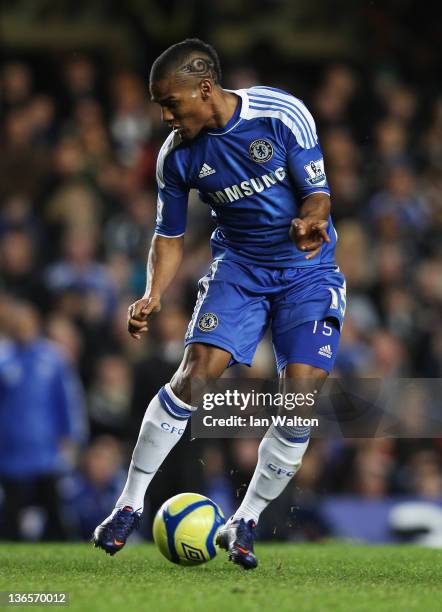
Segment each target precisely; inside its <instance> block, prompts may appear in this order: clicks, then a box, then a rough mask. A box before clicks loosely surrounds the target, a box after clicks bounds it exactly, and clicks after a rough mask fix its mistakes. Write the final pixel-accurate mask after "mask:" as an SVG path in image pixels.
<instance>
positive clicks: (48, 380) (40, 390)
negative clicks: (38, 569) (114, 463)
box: [0, 300, 87, 540]
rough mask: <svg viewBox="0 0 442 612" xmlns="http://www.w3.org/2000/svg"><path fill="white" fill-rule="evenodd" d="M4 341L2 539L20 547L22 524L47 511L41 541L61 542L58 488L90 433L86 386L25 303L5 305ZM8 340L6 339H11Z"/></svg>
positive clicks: (0, 354) (0, 350) (0, 368)
mask: <svg viewBox="0 0 442 612" xmlns="http://www.w3.org/2000/svg"><path fill="white" fill-rule="evenodd" d="M2 322H3V324H6V326H7V328H6V329H5V330H3V331H4V332H6V334H7V336H6V339H5V340H3V341H2V342H1V344H0V486H1V487H2V489H3V493H4V505H3V517H2V518H3V520H2V522H1V527H0V537H1V538H2V539H8V540H19V539H20V538H21V536H22V533H21V524H20V516H21V512H22V510H23V509H24V508H26V507H28V506H31V505H34V506H35V505H36V506H39V507H40V508H42V509H43V510H44V511H45V523H44V528H43V533H42V534H41V538H42V539H51V540H57V539H63V538H64V536H65V530H64V525H63V521H62V518H61V516H60V504H59V498H58V492H57V482H58V479H59V477H60V475H61V474H62V473H63V472H64V471H65V470H67V469H70V464H69V462H67V461H66V459H67V457H69V458H70V459H72V458H73V457H74V454H73V453H75V450H76V448H77V446H78V444H80V443H82V442H84V440H85V437H86V431H87V425H86V419H85V410H84V403H83V393H82V389H81V385H80V383H79V381H78V379H77V377H76V374H75V372H74V371H73V370H72V369H71V368H70V366H69V365H68V364H67V363H66V361H65V360H64V359H63V357H62V356H61V354H60V353H59V351H58V350H57V349H56V348H55V346H54V345H53V344H52V343H50V342H48V341H47V340H46V339H45V338H42V337H41V335H40V321H39V318H38V315H37V312H36V311H35V309H34V308H33V307H32V306H31V305H30V304H27V303H24V302H17V301H12V300H11V301H10V302H9V303H8V304H6V305H5V304H4V303H3V316H2ZM8 337H9V339H8Z"/></svg>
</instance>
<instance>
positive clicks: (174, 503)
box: [153, 493, 225, 565]
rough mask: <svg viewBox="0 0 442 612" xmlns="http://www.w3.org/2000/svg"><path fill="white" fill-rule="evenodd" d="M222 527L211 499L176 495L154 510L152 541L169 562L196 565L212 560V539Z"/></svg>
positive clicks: (213, 550)
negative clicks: (155, 512) (155, 511)
mask: <svg viewBox="0 0 442 612" xmlns="http://www.w3.org/2000/svg"><path fill="white" fill-rule="evenodd" d="M224 523H225V518H224V515H223V513H222V510H221V508H220V507H219V506H218V505H217V504H215V502H213V501H212V500H211V499H209V498H208V497H204V495H199V494H198V493H180V494H179V495H175V496H174V497H171V498H170V499H168V500H167V501H166V502H164V504H163V505H162V506H161V508H160V509H159V510H158V512H157V514H156V516H155V519H154V522H153V538H154V541H155V544H156V545H157V546H158V548H159V549H160V552H161V553H162V554H163V555H164V556H165V557H166V559H168V560H169V561H172V562H173V563H178V564H180V565H200V564H201V563H206V562H207V561H210V560H211V559H213V558H214V557H215V555H216V546H215V538H216V535H217V533H218V530H219V529H220V527H221V526H222V525H223V524H224Z"/></svg>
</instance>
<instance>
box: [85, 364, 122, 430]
mask: <svg viewBox="0 0 442 612" xmlns="http://www.w3.org/2000/svg"><path fill="white" fill-rule="evenodd" d="M132 393H133V390H132V373H131V371H130V369H129V366H128V364H127V363H126V361H125V360H124V359H123V357H122V356H120V355H116V354H114V355H104V356H103V357H101V358H100V359H99V360H98V362H97V367H96V372H95V377H94V378H93V380H92V382H91V385H90V390H89V393H88V413H89V419H90V421H91V432H92V434H93V435H96V434H101V433H112V434H114V435H116V436H118V434H119V433H121V431H127V429H128V425H129V423H128V420H129V412H130V401H131V397H132Z"/></svg>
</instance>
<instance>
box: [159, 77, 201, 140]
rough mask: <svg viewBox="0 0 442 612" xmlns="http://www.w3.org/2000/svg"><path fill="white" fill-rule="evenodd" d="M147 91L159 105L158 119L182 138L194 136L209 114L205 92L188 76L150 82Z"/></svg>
mask: <svg viewBox="0 0 442 612" xmlns="http://www.w3.org/2000/svg"><path fill="white" fill-rule="evenodd" d="M150 93H151V99H152V101H153V102H156V103H157V104H159V105H160V106H161V114H162V120H163V121H164V122H165V123H167V124H168V125H169V126H170V127H171V128H172V129H173V130H176V131H177V132H178V133H179V134H180V135H181V137H182V138H184V139H185V140H192V139H193V138H195V137H196V136H198V134H199V133H200V131H201V130H202V129H203V128H204V127H205V125H206V124H207V122H208V121H209V119H210V117H211V112H210V104H208V103H207V102H208V95H207V92H206V91H204V90H203V89H202V87H201V85H200V84H198V83H197V82H195V81H194V80H192V79H183V80H182V81H181V82H179V81H177V80H176V79H174V78H171V79H164V80H161V81H158V82H155V83H151V84H150ZM209 95H210V93H209Z"/></svg>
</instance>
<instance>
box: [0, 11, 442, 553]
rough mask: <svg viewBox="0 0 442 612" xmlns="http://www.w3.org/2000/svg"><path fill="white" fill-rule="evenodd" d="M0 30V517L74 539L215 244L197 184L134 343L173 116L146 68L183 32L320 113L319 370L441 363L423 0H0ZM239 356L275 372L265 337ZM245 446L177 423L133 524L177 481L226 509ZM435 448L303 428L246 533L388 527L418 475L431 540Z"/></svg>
mask: <svg viewBox="0 0 442 612" xmlns="http://www.w3.org/2000/svg"><path fill="white" fill-rule="evenodd" d="M1 30H2V44H3V55H2V60H1V69H0V72H1V81H0V83H1V85H0V87H1V88H0V104H1V122H0V130H1V155H0V176H1V182H0V269H1V277H0V326H1V332H0V333H1V336H2V339H1V343H0V393H1V395H0V534H1V537H2V538H4V539H26V540H38V539H68V540H76V539H88V538H89V536H90V532H91V531H92V529H93V527H94V526H95V525H96V524H97V523H98V522H100V521H101V520H102V519H103V518H104V516H106V515H107V514H108V512H109V511H110V510H111V508H112V506H113V502H114V500H115V498H116V497H117V494H118V491H119V489H120V487H121V485H122V483H123V482H124V477H125V469H126V466H127V464H128V459H129V457H130V452H131V449H132V446H133V444H134V441H135V438H136V435H137V432H138V428H139V424H140V422H141V418H142V415H143V413H144V410H145V407H146V405H147V402H148V401H149V399H150V398H151V397H152V395H153V394H154V393H155V392H156V391H157V389H158V388H159V387H160V386H161V385H162V384H163V383H165V382H167V381H168V380H169V379H170V376H171V374H172V373H173V372H174V370H175V368H176V366H177V364H178V363H179V361H180V359H181V355H182V338H183V335H184V331H185V328H186V325H187V322H188V319H189V316H190V313H191V310H192V308H193V304H194V300H195V294H196V282H197V279H198V278H200V277H201V276H202V275H203V274H204V272H205V270H206V267H207V264H208V261H209V258H210V253H209V248H208V237H209V235H210V232H211V228H212V222H211V220H210V216H209V213H208V211H207V210H206V207H204V206H202V205H201V204H199V203H198V202H197V201H196V199H194V198H193V199H192V201H191V206H190V218H189V224H188V232H187V235H186V258H185V261H184V264H183V266H182V268H181V270H180V272H179V274H178V277H177V279H176V280H175V282H174V283H173V286H172V288H171V289H170V291H169V292H168V294H167V298H166V300H165V302H164V307H163V310H162V312H161V313H160V314H159V315H158V316H157V317H156V319H155V321H154V323H153V325H152V331H151V333H149V336H148V337H147V338H146V339H145V340H143V341H142V342H140V343H137V342H135V341H133V340H132V339H131V338H130V337H129V335H128V334H127V332H126V310H127V306H128V304H129V303H130V302H131V301H133V299H134V298H138V297H139V296H140V295H141V294H142V291H143V289H144V277H145V259H146V254H147V246H148V244H149V240H150V237H151V235H152V229H153V223H154V216H155V201H156V196H155V183H154V168H155V158H156V153H157V151H158V149H159V146H160V145H161V143H162V141H163V139H164V137H165V135H166V134H167V130H166V129H165V128H164V127H163V126H161V124H160V118H159V109H158V108H155V107H153V106H152V105H150V104H149V100H148V91H147V75H148V69H149V66H150V64H151V62H152V60H153V59H154V58H155V57H156V56H157V55H158V54H159V53H160V52H161V51H162V50H163V49H164V48H166V47H167V46H168V45H170V44H172V43H174V42H176V41H178V40H181V39H183V38H185V37H187V36H199V37H201V38H202V39H203V40H207V41H208V42H211V43H212V44H213V45H214V46H215V47H216V48H217V49H218V51H219V54H220V57H221V61H222V65H223V68H224V78H223V85H224V86H225V87H230V88H239V87H246V86H248V85H250V84H256V83H262V84H266V85H274V86H279V87H281V88H283V89H286V90H288V91H290V92H292V93H294V94H295V95H296V96H298V97H300V98H302V99H303V100H305V102H306V103H307V105H308V106H309V107H310V108H311V110H312V112H313V115H314V117H315V119H316V121H317V124H318V129H319V134H320V139H321V144H322V147H323V150H324V154H325V158H326V167H327V174H328V178H329V182H330V185H331V189H332V196H333V197H332V202H333V215H334V219H335V222H336V226H337V230H338V233H339V243H338V250H337V257H338V261H339V264H340V266H341V268H342V269H343V271H344V272H345V274H346V276H347V282H348V290H349V297H348V313H347V318H346V323H345V326H344V332H343V338H342V343H341V349H340V354H339V357H338V360H337V368H336V370H337V372H336V373H337V374H339V373H346V374H347V373H351V374H356V375H359V376H373V377H376V376H379V377H395V376H401V377H440V376H441V374H442V318H441V307H442V250H441V237H442V180H441V172H440V171H441V166H442V97H441V95H440V91H438V89H437V81H436V78H435V75H437V74H440V67H441V66H440V58H438V57H437V55H436V53H435V49H436V48H437V44H438V38H437V37H438V31H437V26H436V23H435V22H433V20H432V19H431V18H429V17H428V13H427V12H421V11H420V10H419V7H418V4H417V2H415V1H413V0H408V1H405V2H404V1H402V2H399V1H397V2H395V1H388V2H349V1H346V0H339V1H338V2H334V3H327V2H324V1H322V2H319V3H314V4H313V3H310V2H301V1H299V2H296V3H295V2H289V1H286V0H261V1H259V2H248V1H246V0H243V1H241V2H233V1H231V0H229V1H223V2H202V1H200V0H193V1H188V2H179V1H176V2H171V1H163V2H157V1H148V0H144V1H143V2H138V1H137V0H126V2H125V3H113V4H112V3H110V2H105V1H104V0H103V1H101V2H100V1H97V0H95V1H93V2H91V1H89V2H81V1H76V2H71V1H69V0H64V1H59V2H57V3H56V5H54V3H53V2H49V1H47V0H34V1H33V2H27V1H26V0H14V1H12V0H10V1H7V0H6V1H5V2H3V3H2V9H1ZM37 338H43V339H48V340H50V342H51V343H55V345H56V347H57V350H56V351H54V349H53V348H52V346H53V345H52V344H48V343H47V342H45V341H43V342H42V341H41V340H37ZM11 355H12V358H11ZM42 364H43V365H42ZM48 368H49V369H51V368H52V370H51V371H56V372H57V376H58V378H57V377H56V378H57V381H58V382H57V383H56V388H52V387H49V386H48V382H47V381H48V376H47V372H48ZM237 374H238V375H241V376H253V377H272V376H274V374H275V370H274V364H273V356H272V351H271V348H270V344H269V342H268V340H266V341H265V342H264V343H263V344H262V346H261V347H260V349H259V351H258V353H257V355H256V358H255V363H254V367H253V368H252V369H251V370H247V369H244V370H240V371H239V372H237ZM256 447H257V442H256V441H253V440H252V441H251V440H245V441H232V442H227V441H220V442H219V443H213V441H210V442H207V441H202V440H193V441H192V442H189V440H188V439H187V440H183V441H182V442H181V443H180V445H179V446H178V447H177V449H176V450H175V451H174V452H173V454H172V455H171V457H170V458H169V459H168V460H167V462H166V463H165V465H164V466H163V468H162V470H161V474H160V476H159V477H158V478H157V479H155V481H154V483H153V485H152V487H151V490H150V491H151V493H150V495H149V503H148V508H147V512H146V520H145V523H144V526H143V533H142V535H143V537H149V530H150V523H151V518H152V513H153V512H154V511H155V509H156V508H157V507H158V505H159V504H160V503H161V502H162V501H163V500H164V499H166V498H167V497H169V496H170V495H172V494H175V493H178V492H180V491H185V490H192V491H200V492H203V493H206V494H207V495H209V496H211V497H213V498H214V499H215V500H216V501H218V502H219V503H220V504H221V506H222V507H223V508H224V509H225V512H226V513H227V514H228V513H229V512H230V510H231V509H232V507H233V506H235V505H236V504H237V503H238V502H237V498H238V496H241V495H242V493H243V492H244V489H245V483H247V482H248V481H249V479H250V476H251V473H252V471H253V468H254V465H255V459H256ZM441 449H442V443H441V441H440V440H438V439H426V440H419V439H413V440H407V439H401V440H398V439H386V438H382V439H373V440H370V439H366V440H346V441H342V442H336V441H334V442H330V441H329V442H327V441H325V440H316V441H315V442H314V443H313V444H312V447H311V449H310V451H309V452H308V454H307V456H306V458H305V461H304V465H303V468H302V470H301V471H300V473H299V474H298V476H297V477H296V479H295V481H294V482H293V483H292V484H291V485H290V487H289V488H288V489H287V491H286V492H285V493H284V495H283V496H282V497H281V498H280V499H279V500H278V501H277V502H275V503H274V504H273V505H272V506H271V508H270V509H269V510H268V511H267V513H266V515H265V516H264V517H263V523H262V526H260V527H261V536H262V537H263V538H270V539H271V538H281V539H289V540H299V539H306V540H318V539H321V538H325V537H328V536H344V537H353V538H356V539H359V540H364V539H365V540H371V541H385V540H387V539H391V538H392V537H393V535H392V534H391V530H390V528H389V525H388V517H389V512H390V509H391V507H392V506H395V505H396V504H398V503H400V501H401V500H404V499H414V500H417V501H420V502H422V504H423V503H429V504H430V506H425V507H424V506H421V513H422V517H423V518H422V521H426V522H427V523H431V530H432V531H433V534H432V535H433V536H434V539H433V540H432V541H433V542H435V541H436V540H437V537H438V530H440V524H441V522H442V521H441V519H440V510H438V508H439V505H440V503H441V500H442V471H441V467H442V466H441ZM11 508H12V509H13V512H12V514H11ZM424 510H425V511H426V512H427V514H425V515H424V514H423V512H424ZM48 517H49V520H48ZM439 533H440V531H439Z"/></svg>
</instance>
